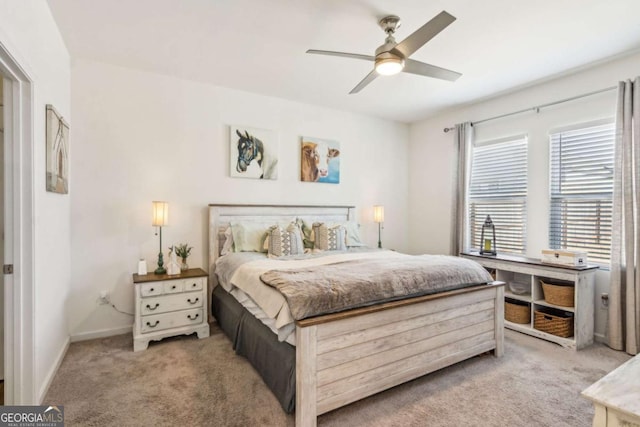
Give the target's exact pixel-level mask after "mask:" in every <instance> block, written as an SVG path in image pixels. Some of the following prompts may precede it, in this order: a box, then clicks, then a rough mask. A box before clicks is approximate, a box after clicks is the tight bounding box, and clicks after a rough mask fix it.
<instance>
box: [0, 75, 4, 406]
mask: <svg viewBox="0 0 640 427" xmlns="http://www.w3.org/2000/svg"><path fill="white" fill-rule="evenodd" d="M3 86H4V85H3V80H2V79H0V189H3V188H4V101H3V100H4V96H3ZM0 193H4V192H0ZM0 195H3V194H0ZM4 264H5V262H4V197H0V265H4ZM0 287H1V288H0V289H1V290H2V291H0V405H4V351H5V348H4V275H3V274H2V275H0Z"/></svg>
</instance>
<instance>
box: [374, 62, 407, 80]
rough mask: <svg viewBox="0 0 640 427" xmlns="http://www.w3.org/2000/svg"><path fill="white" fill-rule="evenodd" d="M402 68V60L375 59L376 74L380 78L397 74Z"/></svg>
mask: <svg viewBox="0 0 640 427" xmlns="http://www.w3.org/2000/svg"><path fill="white" fill-rule="evenodd" d="M403 68H404V59H402V58H378V59H376V72H377V73H378V74H380V75H381V76H392V75H394V74H398V73H399V72H400V71H402V69H403Z"/></svg>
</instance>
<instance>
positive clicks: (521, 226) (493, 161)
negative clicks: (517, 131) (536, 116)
mask: <svg viewBox="0 0 640 427" xmlns="http://www.w3.org/2000/svg"><path fill="white" fill-rule="evenodd" d="M468 201H469V236H470V239H471V247H472V248H475V249H478V248H480V247H481V246H480V236H481V233H482V224H483V223H484V220H485V218H486V217H487V215H490V216H491V220H492V221H493V223H494V224H495V228H496V249H497V250H498V251H500V252H511V253H517V254H523V253H525V250H526V222H527V221H526V214H527V209H526V208H527V138H526V137H525V136H520V137H513V138H509V139H505V140H500V141H492V142H488V143H484V144H479V145H478V146H476V147H475V148H474V150H473V159H472V164H471V181H470V185H469V199H468Z"/></svg>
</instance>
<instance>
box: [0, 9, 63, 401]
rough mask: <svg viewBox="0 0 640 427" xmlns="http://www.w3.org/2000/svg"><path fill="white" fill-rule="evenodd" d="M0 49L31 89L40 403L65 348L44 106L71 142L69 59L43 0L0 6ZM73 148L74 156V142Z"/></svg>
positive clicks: (58, 201) (57, 216)
mask: <svg viewBox="0 0 640 427" xmlns="http://www.w3.org/2000/svg"><path fill="white" fill-rule="evenodd" d="M0 43H2V44H3V45H4V46H5V48H6V49H7V50H8V51H9V52H10V53H11V54H12V56H13V57H14V58H15V59H16V61H17V62H18V63H19V64H20V65H21V66H22V67H23V69H24V70H25V71H26V73H27V74H28V75H29V76H30V78H31V79H32V81H33V89H34V97H33V102H34V109H33V111H34V117H33V122H34V130H33V132H34V147H33V152H34V159H33V168H34V175H33V182H34V186H35V188H34V206H35V217H34V218H22V220H23V221H27V222H28V221H30V220H31V221H33V227H34V236H35V238H34V240H35V241H34V244H35V258H34V264H35V270H34V282H35V289H34V291H35V312H34V323H35V340H36V348H35V366H36V372H35V386H36V392H37V393H38V398H41V397H42V394H43V392H44V391H45V389H46V387H47V385H48V381H49V380H50V378H51V376H52V375H53V373H54V371H55V368H56V364H57V362H58V361H59V359H60V357H61V356H62V353H63V352H64V349H65V348H66V343H67V342H68V329H67V318H66V307H67V306H66V304H67V296H68V291H69V278H70V273H69V264H70V262H69V253H70V238H69V236H70V227H69V212H70V196H64V195H60V194H53V193H48V192H46V191H45V165H46V163H45V105H46V104H53V105H54V106H55V107H56V109H57V110H58V111H59V112H60V114H62V115H63V116H64V117H65V118H66V119H67V120H69V121H70V122H71V138H73V121H72V120H70V119H71V115H70V59H69V54H68V52H67V49H66V47H65V45H64V42H63V41H62V37H61V35H60V33H59V31H58V28H57V26H56V24H55V22H54V20H53V17H52V16H51V12H50V11H49V7H48V5H47V3H46V2H44V1H42V0H22V1H2V2H0ZM71 147H72V148H71V155H72V156H73V140H71ZM71 173H72V174H73V172H71ZM71 192H72V193H73V183H72V188H71ZM16 268H18V269H19V268H20V266H16Z"/></svg>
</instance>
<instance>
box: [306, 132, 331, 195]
mask: <svg viewBox="0 0 640 427" xmlns="http://www.w3.org/2000/svg"><path fill="white" fill-rule="evenodd" d="M300 180H301V181H306V182H325V183H329V184H339V183H340V143H339V142H336V141H331V140H328V139H320V138H312V137H308V136H303V137H302V143H301V147H300Z"/></svg>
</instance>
